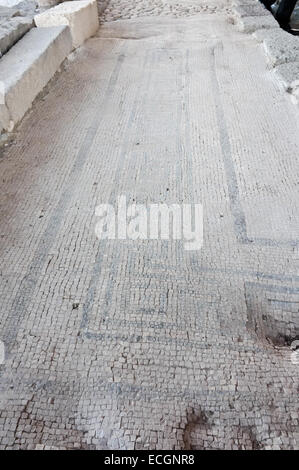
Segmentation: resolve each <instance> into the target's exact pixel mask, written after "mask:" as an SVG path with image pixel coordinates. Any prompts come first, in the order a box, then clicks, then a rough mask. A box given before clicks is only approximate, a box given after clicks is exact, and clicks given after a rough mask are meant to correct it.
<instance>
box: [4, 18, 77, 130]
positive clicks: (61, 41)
mask: <svg viewBox="0 0 299 470" xmlns="http://www.w3.org/2000/svg"><path fill="white" fill-rule="evenodd" d="M71 49H72V41H71V35H70V30H69V28H68V27H67V26H56V27H52V28H33V29H32V30H31V31H30V32H29V33H27V34H26V35H25V36H24V37H23V38H22V39H21V40H20V41H19V42H18V43H17V44H16V45H15V46H13V47H12V48H11V49H10V50H9V51H8V52H7V54H5V55H4V56H3V57H2V58H1V60H0V84H1V89H0V129H1V127H2V129H5V130H8V131H10V130H12V129H13V127H14V125H15V124H16V123H17V122H19V121H20V120H21V119H22V117H23V116H24V114H25V113H26V111H27V110H28V109H29V108H30V107H31V105H32V102H33V100H34V99H35V98H36V96H37V95H38V93H40V92H41V91H42V90H43V88H44V87H45V86H46V85H47V83H48V82H49V80H50V79H51V78H52V77H53V75H54V74H55V72H56V71H57V70H58V69H59V66H60V65H61V63H62V62H63V60H64V59H65V58H66V57H67V55H68V54H69V53H70V51H71ZM1 90H2V91H1ZM1 103H2V104H1Z"/></svg>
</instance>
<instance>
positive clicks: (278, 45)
mask: <svg viewBox="0 0 299 470" xmlns="http://www.w3.org/2000/svg"><path fill="white" fill-rule="evenodd" d="M254 37H255V38H256V39H257V40H258V41H260V42H262V43H263V46H264V49H265V53H266V56H267V60H268V62H269V64H270V65H272V66H273V67H275V66H277V65H279V64H283V63H286V62H297V61H299V38H298V37H297V36H292V35H291V34H289V33H287V32H285V31H283V30H282V29H280V28H277V29H270V30H258V31H256V32H255V33H254Z"/></svg>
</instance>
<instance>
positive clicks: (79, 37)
mask: <svg viewBox="0 0 299 470" xmlns="http://www.w3.org/2000/svg"><path fill="white" fill-rule="evenodd" d="M34 21H35V24H36V26H57V25H67V26H69V28H70V31H71V36H72V43H73V47H74V48H76V47H79V46H81V44H83V42H84V41H85V40H86V39H88V38H89V37H91V36H93V35H94V34H95V33H96V32H97V30H98V29H99V19H98V10H97V2H96V0H80V1H72V2H64V3H61V4H60V5H57V6H56V7H54V8H51V9H50V10H47V11H45V12H43V13H41V14H39V15H36V16H35V17H34Z"/></svg>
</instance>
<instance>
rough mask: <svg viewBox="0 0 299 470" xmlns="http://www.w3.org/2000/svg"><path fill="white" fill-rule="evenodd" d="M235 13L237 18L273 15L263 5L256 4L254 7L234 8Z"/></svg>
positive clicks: (240, 6) (241, 6)
mask: <svg viewBox="0 0 299 470" xmlns="http://www.w3.org/2000/svg"><path fill="white" fill-rule="evenodd" d="M233 13H234V14H235V15H236V16H240V17H241V18H242V17H243V16H258V17H259V16H267V15H271V13H270V12H269V11H268V10H267V9H266V8H265V7H264V6H263V5H262V4H261V3H254V4H252V5H250V4H248V5H238V6H235V7H234V8H233Z"/></svg>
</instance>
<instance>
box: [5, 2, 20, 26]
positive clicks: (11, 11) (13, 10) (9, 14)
mask: <svg viewBox="0 0 299 470" xmlns="http://www.w3.org/2000/svg"><path fill="white" fill-rule="evenodd" d="M17 15H19V11H18V9H17V8H8V7H3V6H1V5H0V24H2V23H4V22H6V21H7V20H8V19H9V18H12V17H13V16H17Z"/></svg>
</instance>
